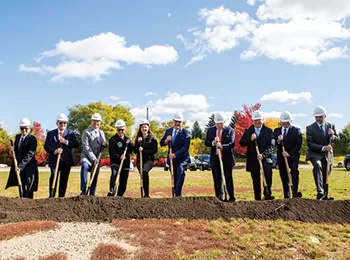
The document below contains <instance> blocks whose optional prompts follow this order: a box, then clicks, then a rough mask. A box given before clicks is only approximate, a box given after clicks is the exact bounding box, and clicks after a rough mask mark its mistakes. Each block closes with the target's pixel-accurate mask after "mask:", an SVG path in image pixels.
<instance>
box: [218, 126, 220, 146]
mask: <svg viewBox="0 0 350 260" xmlns="http://www.w3.org/2000/svg"><path fill="white" fill-rule="evenodd" d="M218 138H219V142H220V143H221V130H219V129H218Z"/></svg>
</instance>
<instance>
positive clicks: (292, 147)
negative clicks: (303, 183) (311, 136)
mask: <svg viewBox="0 0 350 260" xmlns="http://www.w3.org/2000/svg"><path fill="white" fill-rule="evenodd" d="M284 132H285V134H284ZM279 135H282V136H283V141H282V142H283V145H284V149H285V150H286V152H287V153H288V154H289V155H290V157H288V158H287V160H288V165H289V168H290V172H291V176H292V182H293V195H296V194H297V193H298V186H299V170H298V168H299V158H300V149H301V145H302V134H301V130H300V129H299V128H297V127H295V126H292V125H291V126H289V127H288V128H283V127H278V128H276V129H275V130H274V139H275V143H276V144H277V164H278V165H279V172H280V177H281V181H282V186H283V193H284V198H290V196H291V194H290V188H289V185H290V183H289V178H288V172H287V166H286V163H285V159H284V157H283V155H282V151H283V150H282V142H279V141H278V136H279Z"/></svg>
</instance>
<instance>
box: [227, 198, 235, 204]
mask: <svg viewBox="0 0 350 260" xmlns="http://www.w3.org/2000/svg"><path fill="white" fill-rule="evenodd" d="M228 202H231V203H232V202H236V198H230V199H229V200H228Z"/></svg>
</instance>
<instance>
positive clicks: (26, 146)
mask: <svg viewBox="0 0 350 260" xmlns="http://www.w3.org/2000/svg"><path fill="white" fill-rule="evenodd" d="M20 138H21V134H18V135H16V139H15V143H14V152H15V154H16V159H17V163H18V166H17V167H18V168H19V169H20V170H21V176H23V175H24V176H31V175H34V184H33V187H32V188H31V190H32V191H37V190H38V177H39V174H38V166H37V162H36V159H35V151H36V147H37V140H36V138H35V137H34V136H33V135H31V134H30V133H29V134H28V135H27V136H26V138H25V139H24V140H23V143H22V144H21V148H20V149H18V143H19V140H20ZM14 166H15V165H14V162H12V165H11V169H10V174H9V178H8V181H7V185H6V188H5V189H7V188H9V187H12V186H18V181H17V175H16V171H15V167H14Z"/></svg>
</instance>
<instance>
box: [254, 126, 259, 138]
mask: <svg viewBox="0 0 350 260" xmlns="http://www.w3.org/2000/svg"><path fill="white" fill-rule="evenodd" d="M255 134H256V136H257V137H259V135H260V129H259V128H255Z"/></svg>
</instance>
